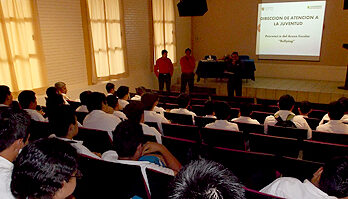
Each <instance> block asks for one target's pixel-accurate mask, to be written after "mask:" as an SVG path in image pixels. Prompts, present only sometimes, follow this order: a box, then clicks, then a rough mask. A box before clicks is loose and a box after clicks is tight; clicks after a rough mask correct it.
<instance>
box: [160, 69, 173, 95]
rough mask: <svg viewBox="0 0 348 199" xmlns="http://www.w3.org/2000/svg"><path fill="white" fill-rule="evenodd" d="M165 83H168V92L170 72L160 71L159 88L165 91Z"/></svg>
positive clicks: (168, 89) (168, 88)
mask: <svg viewBox="0 0 348 199" xmlns="http://www.w3.org/2000/svg"><path fill="white" fill-rule="evenodd" d="M164 83H166V89H167V92H170V84H171V76H170V73H160V74H158V84H159V90H160V91H163V88H164Z"/></svg>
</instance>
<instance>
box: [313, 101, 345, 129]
mask: <svg viewBox="0 0 348 199" xmlns="http://www.w3.org/2000/svg"><path fill="white" fill-rule="evenodd" d="M337 101H339V102H340V103H341V104H342V106H343V111H344V115H343V117H342V118H341V120H342V122H346V123H348V98H346V97H341V98H340V99H338V100H337ZM329 120H330V117H329V114H326V115H324V117H323V119H321V121H320V122H319V125H322V124H324V123H326V122H328V121H329Z"/></svg>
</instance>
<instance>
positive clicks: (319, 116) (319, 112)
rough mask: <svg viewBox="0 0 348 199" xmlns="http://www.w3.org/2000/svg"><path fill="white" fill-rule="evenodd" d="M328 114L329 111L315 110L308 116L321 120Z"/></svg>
mask: <svg viewBox="0 0 348 199" xmlns="http://www.w3.org/2000/svg"><path fill="white" fill-rule="evenodd" d="M326 114H327V111H324V110H316V109H313V110H312V112H310V113H309V114H308V117H310V118H317V119H320V120H321V119H322V118H323V117H324V115H326Z"/></svg>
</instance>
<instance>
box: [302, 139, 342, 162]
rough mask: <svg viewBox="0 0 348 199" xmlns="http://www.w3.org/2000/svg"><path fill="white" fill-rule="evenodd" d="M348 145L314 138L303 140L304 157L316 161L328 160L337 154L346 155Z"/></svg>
mask: <svg viewBox="0 0 348 199" xmlns="http://www.w3.org/2000/svg"><path fill="white" fill-rule="evenodd" d="M347 154H348V145H342V144H331V143H325V142H318V141H312V140H304V141H303V159H304V160H311V161H316V162H327V161H329V160H330V159H332V158H333V157H336V156H346V155H347Z"/></svg>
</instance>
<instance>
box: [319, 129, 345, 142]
mask: <svg viewBox="0 0 348 199" xmlns="http://www.w3.org/2000/svg"><path fill="white" fill-rule="evenodd" d="M312 140H315V141H321V142H328V143H334V144H348V134H337V133H328V132H320V131H312Z"/></svg>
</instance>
